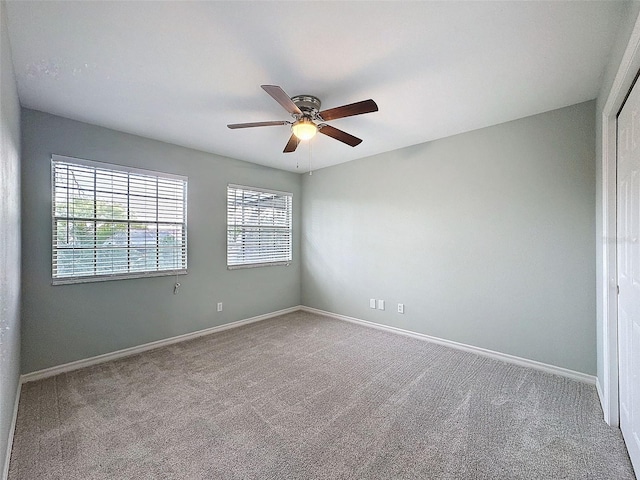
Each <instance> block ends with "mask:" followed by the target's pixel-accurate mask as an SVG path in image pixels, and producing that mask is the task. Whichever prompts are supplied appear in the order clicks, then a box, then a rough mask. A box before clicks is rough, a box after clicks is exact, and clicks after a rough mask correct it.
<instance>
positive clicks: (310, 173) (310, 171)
mask: <svg viewBox="0 0 640 480" xmlns="http://www.w3.org/2000/svg"><path fill="white" fill-rule="evenodd" d="M309 175H313V170H311V140H309Z"/></svg>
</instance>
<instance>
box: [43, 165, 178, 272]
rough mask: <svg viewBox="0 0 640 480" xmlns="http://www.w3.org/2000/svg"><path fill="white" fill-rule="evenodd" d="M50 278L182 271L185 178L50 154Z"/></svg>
mask: <svg viewBox="0 0 640 480" xmlns="http://www.w3.org/2000/svg"><path fill="white" fill-rule="evenodd" d="M51 164H52V193H53V198H52V200H53V202H52V204H53V205H52V206H53V212H52V213H53V259H52V267H53V268H52V272H53V275H52V276H53V283H54V284H58V283H73V282H78V281H96V280H110V279H117V278H130V277H141V276H152V275H171V274H178V273H186V269H187V178H186V177H182V176H178V175H171V174H166V173H160V172H152V171H146V170H138V169H132V168H127V167H122V166H119V165H110V164H106V163H98V162H91V161H88V160H80V159H75V158H69V157H61V156H58V155H53V156H52V161H51Z"/></svg>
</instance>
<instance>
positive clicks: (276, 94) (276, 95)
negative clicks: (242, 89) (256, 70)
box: [260, 85, 302, 115]
mask: <svg viewBox="0 0 640 480" xmlns="http://www.w3.org/2000/svg"><path fill="white" fill-rule="evenodd" d="M260 86H261V87H262V89H263V90H264V91H265V92H267V93H268V94H269V95H271V96H272V97H273V99H274V100H275V101H276V102H278V103H279V104H280V105H282V106H283V107H284V109H285V110H286V111H287V112H289V113H290V114H291V115H293V114H296V115H302V111H301V110H300V109H299V108H298V107H297V106H296V104H295V103H293V102H292V101H291V98H289V95H287V94H286V93H285V91H284V90H282V89H281V88H280V87H279V86H277V85H260Z"/></svg>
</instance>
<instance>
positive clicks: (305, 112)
mask: <svg viewBox="0 0 640 480" xmlns="http://www.w3.org/2000/svg"><path fill="white" fill-rule="evenodd" d="M262 89H263V90H264V91H265V92H267V93H268V94H269V95H271V96H272V97H273V99H274V100H275V101H276V102H278V103H279V104H280V105H282V106H283V107H284V109H285V110H286V111H287V112H289V113H290V114H291V116H292V117H293V118H294V121H293V122H290V121H287V120H275V121H272V122H252V123H232V124H230V125H227V127H229V128H231V129H236V128H250V127H271V126H276V125H291V137H290V138H289V141H288V142H287V145H286V146H285V147H284V150H283V153H291V152H294V151H295V150H296V148H297V147H298V144H299V143H300V141H301V140H309V139H311V138H313V136H314V135H315V134H316V133H318V132H320V133H322V134H324V135H327V136H329V137H332V138H335V139H336V140H339V141H341V142H342V143H346V144H347V145H350V146H352V147H355V146H356V145H359V144H360V143H362V139H360V138H358V137H354V136H353V135H350V134H348V133H347V132H343V131H342V130H339V129H337V128H335V127H332V126H330V125H327V124H326V123H324V122H328V121H330V120H336V119H338V118H344V117H351V116H353V115H362V114H363V113H371V112H377V111H378V105H376V102H374V101H373V100H371V99H369V100H363V101H361V102H356V103H350V104H349V105H342V106H341V107H336V108H330V109H329V110H322V111H321V110H320V99H319V98H318V97H314V96H313V95H296V96H295V97H289V95H287V94H286V93H285V91H284V90H282V88H280V87H279V86H277V85H262Z"/></svg>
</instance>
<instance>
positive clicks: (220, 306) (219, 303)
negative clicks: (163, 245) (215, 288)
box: [218, 302, 222, 312]
mask: <svg viewBox="0 0 640 480" xmlns="http://www.w3.org/2000/svg"><path fill="white" fill-rule="evenodd" d="M218 311H219V312H221V311H222V302H218Z"/></svg>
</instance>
